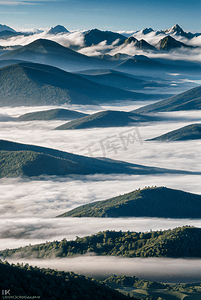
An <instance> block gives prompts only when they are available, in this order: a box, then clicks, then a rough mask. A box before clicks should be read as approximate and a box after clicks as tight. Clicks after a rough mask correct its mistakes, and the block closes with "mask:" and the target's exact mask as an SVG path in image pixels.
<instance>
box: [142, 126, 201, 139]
mask: <svg viewBox="0 0 201 300" xmlns="http://www.w3.org/2000/svg"><path fill="white" fill-rule="evenodd" d="M200 139H201V124H192V125H188V126H185V127H182V128H179V129H176V130H173V131H170V132H168V133H165V134H163V135H160V136H158V137H155V138H153V139H149V140H148V141H159V142H168V141H170V142H171V141H189V140H200Z"/></svg>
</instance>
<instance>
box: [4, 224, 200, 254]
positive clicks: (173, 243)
mask: <svg viewBox="0 0 201 300" xmlns="http://www.w3.org/2000/svg"><path fill="white" fill-rule="evenodd" d="M88 252H93V253H96V254H97V255H113V256H125V257H172V258H178V257H179V258H182V257H199V258H201V228H195V227H190V226H185V227H180V228H175V229H173V230H166V231H150V232H145V233H143V232H139V233H138V232H122V231H119V232H116V231H109V230H107V231H103V232H99V233H97V234H95V235H91V236H86V237H83V238H79V237H77V239H76V240H75V241H67V240H66V239H63V240H62V241H60V242H59V241H54V242H46V243H45V244H39V245H29V246H26V247H20V248H18V249H12V250H9V249H6V250H4V251H0V256H3V257H4V258H5V257H7V256H9V257H11V256H12V255H14V254H15V257H19V258H21V257H23V258H24V257H31V258H51V257H52V258H53V257H67V256H68V257H69V256H74V255H82V254H85V253H88Z"/></svg>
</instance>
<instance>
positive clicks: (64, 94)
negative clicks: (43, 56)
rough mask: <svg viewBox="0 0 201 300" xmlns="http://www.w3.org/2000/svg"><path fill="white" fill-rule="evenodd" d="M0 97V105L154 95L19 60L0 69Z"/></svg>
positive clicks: (75, 102)
mask: <svg viewBox="0 0 201 300" xmlns="http://www.w3.org/2000/svg"><path fill="white" fill-rule="evenodd" d="M0 96H1V98H0V106H22V105H25V106H37V105H60V104H66V103H72V104H83V105H84V104H99V103H100V102H103V103H106V102H108V101H116V100H125V99H127V100H128V99H129V100H143V99H144V100H145V99H150V97H151V98H154V95H150V96H149V95H145V94H142V93H134V92H129V91H124V90H121V89H117V88H113V87H109V86H105V85H101V84H98V83H94V82H92V81H89V80H87V79H85V78H83V77H81V76H79V75H76V74H72V73H69V72H66V71H62V70H60V69H58V68H55V67H51V66H48V65H42V64H36V63H19V64H15V65H11V66H7V67H4V68H2V69H0Z"/></svg>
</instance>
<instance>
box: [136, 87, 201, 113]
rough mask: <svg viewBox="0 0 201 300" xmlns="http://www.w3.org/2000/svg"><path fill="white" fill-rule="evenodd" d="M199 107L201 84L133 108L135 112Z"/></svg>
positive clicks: (200, 105)
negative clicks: (152, 102)
mask: <svg viewBox="0 0 201 300" xmlns="http://www.w3.org/2000/svg"><path fill="white" fill-rule="evenodd" d="M200 109H201V86H198V87H195V88H193V89H190V90H188V91H186V92H184V93H181V94H178V95H175V96H173V97H170V98H168V99H165V100H161V101H159V102H156V103H154V104H150V105H146V106H144V107H141V108H139V109H136V110H134V111H133V112H135V113H140V114H141V113H142V114H146V113H151V112H168V111H180V110H200Z"/></svg>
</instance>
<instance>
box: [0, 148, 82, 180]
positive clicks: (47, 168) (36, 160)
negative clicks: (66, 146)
mask: <svg viewBox="0 0 201 300" xmlns="http://www.w3.org/2000/svg"><path fill="white" fill-rule="evenodd" d="M0 166H1V168H0V178H3V177H17V176H39V175H42V174H46V175H60V176H61V175H68V174H79V172H82V171H81V167H80V165H79V164H78V163H76V162H73V161H70V160H67V159H62V158H58V157H54V156H51V155H48V154H43V153H37V152H34V151H0Z"/></svg>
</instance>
